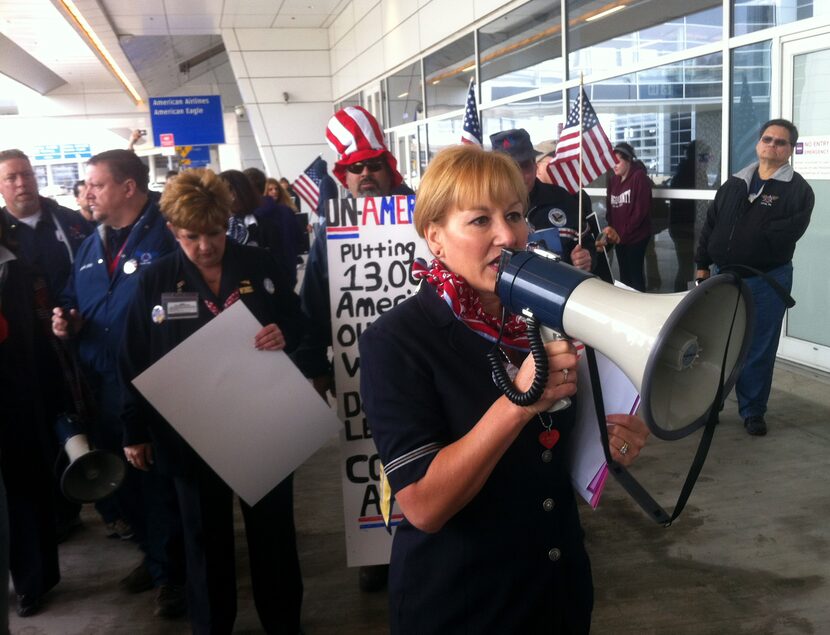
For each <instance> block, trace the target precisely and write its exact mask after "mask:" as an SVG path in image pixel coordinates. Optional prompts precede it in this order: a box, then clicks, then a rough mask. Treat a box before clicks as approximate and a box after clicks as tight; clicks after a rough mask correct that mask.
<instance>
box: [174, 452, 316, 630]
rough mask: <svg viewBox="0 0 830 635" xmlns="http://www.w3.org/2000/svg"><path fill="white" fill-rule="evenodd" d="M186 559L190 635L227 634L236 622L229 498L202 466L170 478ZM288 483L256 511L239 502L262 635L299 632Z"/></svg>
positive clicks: (298, 580) (298, 592) (297, 582)
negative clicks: (263, 632) (191, 631)
mask: <svg viewBox="0 0 830 635" xmlns="http://www.w3.org/2000/svg"><path fill="white" fill-rule="evenodd" d="M175 483H176V492H177V494H178V497H179V507H180V509H181V514H182V524H183V526H184V541H185V551H186V555H187V585H186V586H187V602H188V609H189V613H190V624H191V628H192V630H193V633H197V634H199V635H202V634H210V635H219V634H226V633H230V632H231V631H232V630H233V623H234V620H235V619H236V563H235V557H234V527H233V493H232V491H231V489H230V488H229V487H228V486H227V485H226V484H225V483H224V481H222V480H221V479H220V478H219V477H218V476H217V475H216V474H215V473H214V472H213V471H212V470H210V469H209V468H208V467H207V466H206V465H204V464H201V466H200V467H198V468H197V469H196V473H195V474H191V475H188V476H187V477H176V478H175ZM292 486H293V477H292V476H289V477H288V478H286V479H285V480H284V481H283V482H282V483H280V484H279V485H278V486H277V487H276V488H274V489H273V490H272V491H271V492H270V493H269V494H268V495H267V496H266V497H265V498H263V499H262V500H261V501H260V502H259V503H257V505H256V506H254V507H250V506H248V505H246V504H245V503H243V502H241V501H240V504H241V507H242V516H243V518H244V520H245V534H246V536H247V540H248V556H249V560H250V567H251V586H252V589H253V594H254V604H255V605H256V609H257V614H258V615H259V619H260V621H261V622H262V626H263V629H264V631H265V632H266V633H290V634H291V635H294V634H295V633H298V632H299V630H300V608H301V606H302V599H303V582H302V578H301V575H300V562H299V558H298V556H297V541H296V535H295V531H294V507H293V506H294V500H293V489H292Z"/></svg>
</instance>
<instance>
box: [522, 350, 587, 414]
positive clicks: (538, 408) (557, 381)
mask: <svg viewBox="0 0 830 635" xmlns="http://www.w3.org/2000/svg"><path fill="white" fill-rule="evenodd" d="M545 352H546V353H547V355H548V381H547V384H546V385H545V390H544V392H543V393H542V397H541V398H540V399H539V401H537V402H536V403H535V404H533V405H531V406H527V407H525V410H526V411H527V412H529V413H530V416H531V417H532V416H534V415H536V414H537V413H540V412H545V411H546V410H548V408H550V407H551V406H553V404H555V403H556V402H557V401H559V400H560V399H564V398H565V397H570V396H571V395H574V394H576V377H577V372H576V363H577V359H578V358H577V355H576V349H575V348H574V346H573V344H572V343H571V342H570V340H555V341H552V342H548V343H547V344H545ZM535 375H536V367H535V362H534V361H533V355H528V356H527V357H526V358H525V360H524V362H522V366H521V368H519V372H518V374H517V375H516V380H515V381H514V384H515V385H516V388H517V389H518V390H520V391H522V392H524V391H526V390H527V389H528V388H530V386H531V384H532V383H533V378H534V377H535Z"/></svg>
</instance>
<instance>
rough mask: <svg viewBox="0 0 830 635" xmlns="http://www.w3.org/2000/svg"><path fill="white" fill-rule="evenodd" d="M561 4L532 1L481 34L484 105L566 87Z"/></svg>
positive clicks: (481, 71) (479, 45) (480, 56)
mask: <svg viewBox="0 0 830 635" xmlns="http://www.w3.org/2000/svg"><path fill="white" fill-rule="evenodd" d="M561 31H562V20H561V17H560V3H559V2H555V3H554V2H551V1H550V0H531V1H530V2H528V3H526V4H523V5H522V6H521V7H519V8H517V9H514V10H513V11H510V12H509V13H506V14H505V15H503V16H501V17H500V18H497V19H496V20H493V21H492V22H490V24H488V25H486V26H485V27H483V28H482V29H480V30H479V33H478V49H479V66H480V70H479V79H480V81H481V101H482V103H487V102H489V101H492V100H496V99H503V98H504V97H509V96H511V95H515V94H517V93H522V92H525V91H528V90H533V89H536V88H541V87H547V86H555V85H558V84H561V83H562V78H563V75H564V65H563V63H562V43H561Z"/></svg>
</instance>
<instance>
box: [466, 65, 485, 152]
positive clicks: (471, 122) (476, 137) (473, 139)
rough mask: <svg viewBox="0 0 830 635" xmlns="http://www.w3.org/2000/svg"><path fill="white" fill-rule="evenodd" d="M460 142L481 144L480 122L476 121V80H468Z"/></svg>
mask: <svg viewBox="0 0 830 635" xmlns="http://www.w3.org/2000/svg"><path fill="white" fill-rule="evenodd" d="M461 143H469V144H472V145H477V146H480V145H481V124H480V123H479V121H478V108H477V107H476V80H474V79H472V80H470V90H468V91H467V107H466V108H465V110H464V129H463V130H462V131H461Z"/></svg>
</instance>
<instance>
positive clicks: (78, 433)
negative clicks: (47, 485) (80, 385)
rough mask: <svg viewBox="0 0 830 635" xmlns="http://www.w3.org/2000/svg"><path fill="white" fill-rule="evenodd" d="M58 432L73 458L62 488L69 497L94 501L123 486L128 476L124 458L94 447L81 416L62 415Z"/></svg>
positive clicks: (59, 418) (62, 478) (56, 427)
mask: <svg viewBox="0 0 830 635" xmlns="http://www.w3.org/2000/svg"><path fill="white" fill-rule="evenodd" d="M55 432H56V433H57V436H58V441H59V442H60V443H61V445H62V446H63V448H64V450H65V451H66V456H67V457H68V458H69V466H68V467H67V468H66V469H65V470H64V471H63V474H62V476H61V491H62V492H63V495H64V496H66V498H68V499H69V500H71V501H74V502H76V503H94V502H95V501H99V500H101V499H102V498H106V497H107V496H109V495H110V494H112V493H113V492H115V490H117V489H118V488H119V487H120V486H121V483H122V482H123V481H124V477H125V476H126V475H127V466H126V464H125V463H124V460H123V459H121V457H119V456H118V455H116V454H114V453H112V452H107V451H106V450H93V449H91V448H90V447H89V441H88V440H87V436H86V434H84V433H83V432H82V430H81V426H80V422H79V421H78V419H77V417H75V416H73V415H67V414H63V415H61V416H60V417H58V419H57V421H56V422H55Z"/></svg>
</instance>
